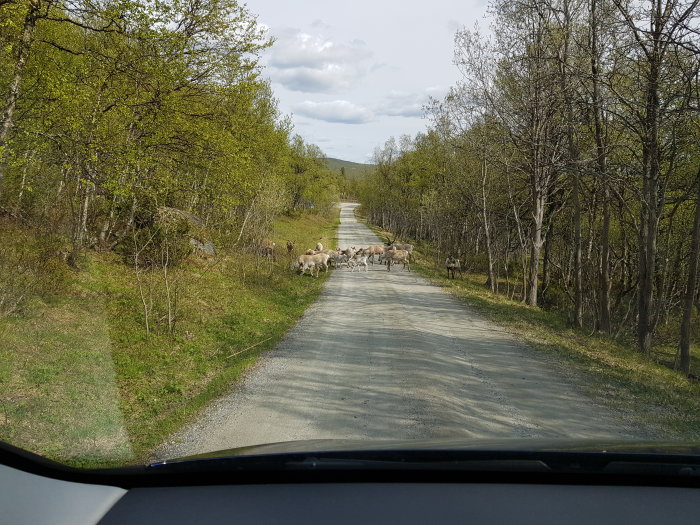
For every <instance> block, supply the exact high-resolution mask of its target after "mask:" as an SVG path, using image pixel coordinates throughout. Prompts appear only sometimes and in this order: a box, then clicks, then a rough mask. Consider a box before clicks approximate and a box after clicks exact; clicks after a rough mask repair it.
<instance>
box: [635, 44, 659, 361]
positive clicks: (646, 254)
mask: <svg viewBox="0 0 700 525" xmlns="http://www.w3.org/2000/svg"><path fill="white" fill-rule="evenodd" d="M649 66H650V68H649V78H648V80H647V102H646V103H647V107H646V118H645V123H644V124H645V128H646V133H645V137H644V144H643V159H644V161H643V162H644V175H643V176H644V181H643V189H642V195H643V199H644V202H642V206H641V212H640V215H641V216H640V238H639V250H640V253H639V311H638V324H637V343H638V346H639V351H640V352H642V353H643V354H645V355H651V332H652V317H653V309H654V272H655V268H656V252H657V234H658V229H657V227H658V225H657V223H658V202H659V200H658V199H659V173H660V166H659V161H660V159H659V155H660V151H659V118H658V116H659V107H660V102H659V88H658V78H659V62H658V55H657V54H656V53H654V55H653V56H652V57H651V58H650V64H649Z"/></svg>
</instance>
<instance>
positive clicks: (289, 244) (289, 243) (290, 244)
mask: <svg viewBox="0 0 700 525" xmlns="http://www.w3.org/2000/svg"><path fill="white" fill-rule="evenodd" d="M293 251H294V242H293V241H287V255H289V256H291V255H292V252H293Z"/></svg>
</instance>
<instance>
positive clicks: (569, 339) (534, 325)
mask: <svg viewBox="0 0 700 525" xmlns="http://www.w3.org/2000/svg"><path fill="white" fill-rule="evenodd" d="M358 219H360V220H362V221H363V222H365V224H367V226H369V227H370V229H372V230H373V231H374V232H375V233H376V234H377V235H379V236H380V237H382V238H383V237H386V236H387V235H389V232H387V231H384V230H382V229H381V228H378V227H376V226H374V225H372V224H368V223H367V222H366V221H365V220H364V219H363V218H362V217H361V216H358ZM391 236H392V237H393V234H391ZM420 248H421V247H420V246H418V247H417V250H418V253H417V257H416V264H415V265H412V266H411V269H412V270H416V271H417V273H419V274H421V275H423V276H424V277H427V278H428V279H429V280H431V281H433V282H434V283H436V284H439V285H440V286H442V287H443V288H445V289H446V290H447V291H449V292H450V293H452V294H454V295H455V296H456V297H458V298H459V299H460V300H461V301H462V302H463V303H464V304H466V305H468V306H470V307H472V308H474V309H475V310H476V311H478V312H479V313H480V314H482V315H483V316H484V317H486V318H487V319H489V320H491V321H493V322H495V323H497V324H499V325H500V326H502V327H503V328H504V329H506V330H507V331H508V332H510V333H511V334H513V335H514V336H515V337H516V338H518V339H519V340H521V341H523V342H525V343H527V344H528V345H530V346H531V347H533V348H535V349H536V350H538V351H541V352H544V353H547V354H548V355H550V356H552V357H553V358H554V359H556V362H557V364H558V366H560V367H562V368H563V369H565V370H566V371H567V372H569V373H576V374H583V375H584V377H585V383H586V385H587V388H588V389H589V391H590V394H591V395H592V396H594V397H595V398H596V399H600V400H601V401H603V402H604V403H605V404H606V405H607V406H609V407H611V408H612V409H614V410H617V411H618V412H620V413H621V414H623V415H624V416H625V417H626V418H627V419H629V420H630V421H633V422H634V423H635V424H638V425H641V426H643V427H644V428H647V429H649V431H650V433H651V434H652V435H654V436H656V437H658V438H659V439H692V440H697V439H700V383H698V382H697V381H694V380H692V379H688V378H686V377H684V376H683V375H682V374H681V373H679V372H677V371H675V370H672V369H671V368H669V366H668V364H669V362H671V363H672V361H673V355H674V353H675V349H673V348H671V347H659V348H657V349H656V354H655V360H650V359H648V358H646V357H645V356H642V355H641V354H640V353H639V352H637V351H636V350H635V349H634V348H633V347H631V346H629V345H626V344H624V343H621V342H618V341H615V340H614V339H613V338H612V337H610V336H607V335H602V334H591V333H590V332H589V331H584V330H578V329H574V328H572V327H571V326H570V325H569V324H568V323H567V320H566V317H565V315H563V314H561V313H560V312H554V311H545V310H542V309H540V308H534V307H530V306H527V305H525V304H523V303H521V302H516V301H513V300H509V299H507V298H505V297H504V296H502V295H498V294H493V293H491V292H490V291H489V290H488V289H487V288H486V287H485V286H484V283H485V282H486V275H482V274H465V275H464V279H454V280H452V279H448V278H447V276H446V271H445V269H444V266H443V261H437V260H435V258H431V257H429V256H427V255H426V253H428V252H429V250H428V249H426V248H427V247H424V249H423V250H420ZM421 252H422V253H421ZM692 353H693V368H692V370H691V371H692V372H693V373H694V374H696V375H700V348H698V346H697V345H694V346H693V348H692Z"/></svg>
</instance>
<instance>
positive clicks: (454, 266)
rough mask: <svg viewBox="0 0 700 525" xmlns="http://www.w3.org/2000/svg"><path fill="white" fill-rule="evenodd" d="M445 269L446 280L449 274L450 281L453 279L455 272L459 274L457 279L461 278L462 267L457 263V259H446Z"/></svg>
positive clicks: (451, 257) (450, 257)
mask: <svg viewBox="0 0 700 525" xmlns="http://www.w3.org/2000/svg"><path fill="white" fill-rule="evenodd" d="M445 268H447V278H448V279H449V278H450V273H452V279H454V278H455V271H458V272H459V277H460V279H461V278H463V277H462V265H461V264H460V263H459V259H457V257H453V256H452V255H450V256H449V257H448V258H447V259H445Z"/></svg>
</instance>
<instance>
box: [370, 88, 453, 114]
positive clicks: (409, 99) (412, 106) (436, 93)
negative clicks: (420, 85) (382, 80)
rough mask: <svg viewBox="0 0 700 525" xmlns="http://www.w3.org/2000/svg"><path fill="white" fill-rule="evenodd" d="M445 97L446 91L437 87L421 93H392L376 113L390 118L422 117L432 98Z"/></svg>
mask: <svg viewBox="0 0 700 525" xmlns="http://www.w3.org/2000/svg"><path fill="white" fill-rule="evenodd" d="M443 95H444V90H443V89H442V88H440V87H437V86H435V87H429V88H427V89H425V90H423V91H421V92H419V93H407V92H405V91H391V92H390V93H389V94H388V95H387V96H386V97H385V99H384V102H383V103H382V105H381V106H380V107H379V108H378V109H377V110H376V113H377V114H379V115H386V116H389V117H422V116H423V106H424V105H425V104H427V103H428V100H429V98H430V97H431V96H432V97H435V98H442V96H443Z"/></svg>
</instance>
